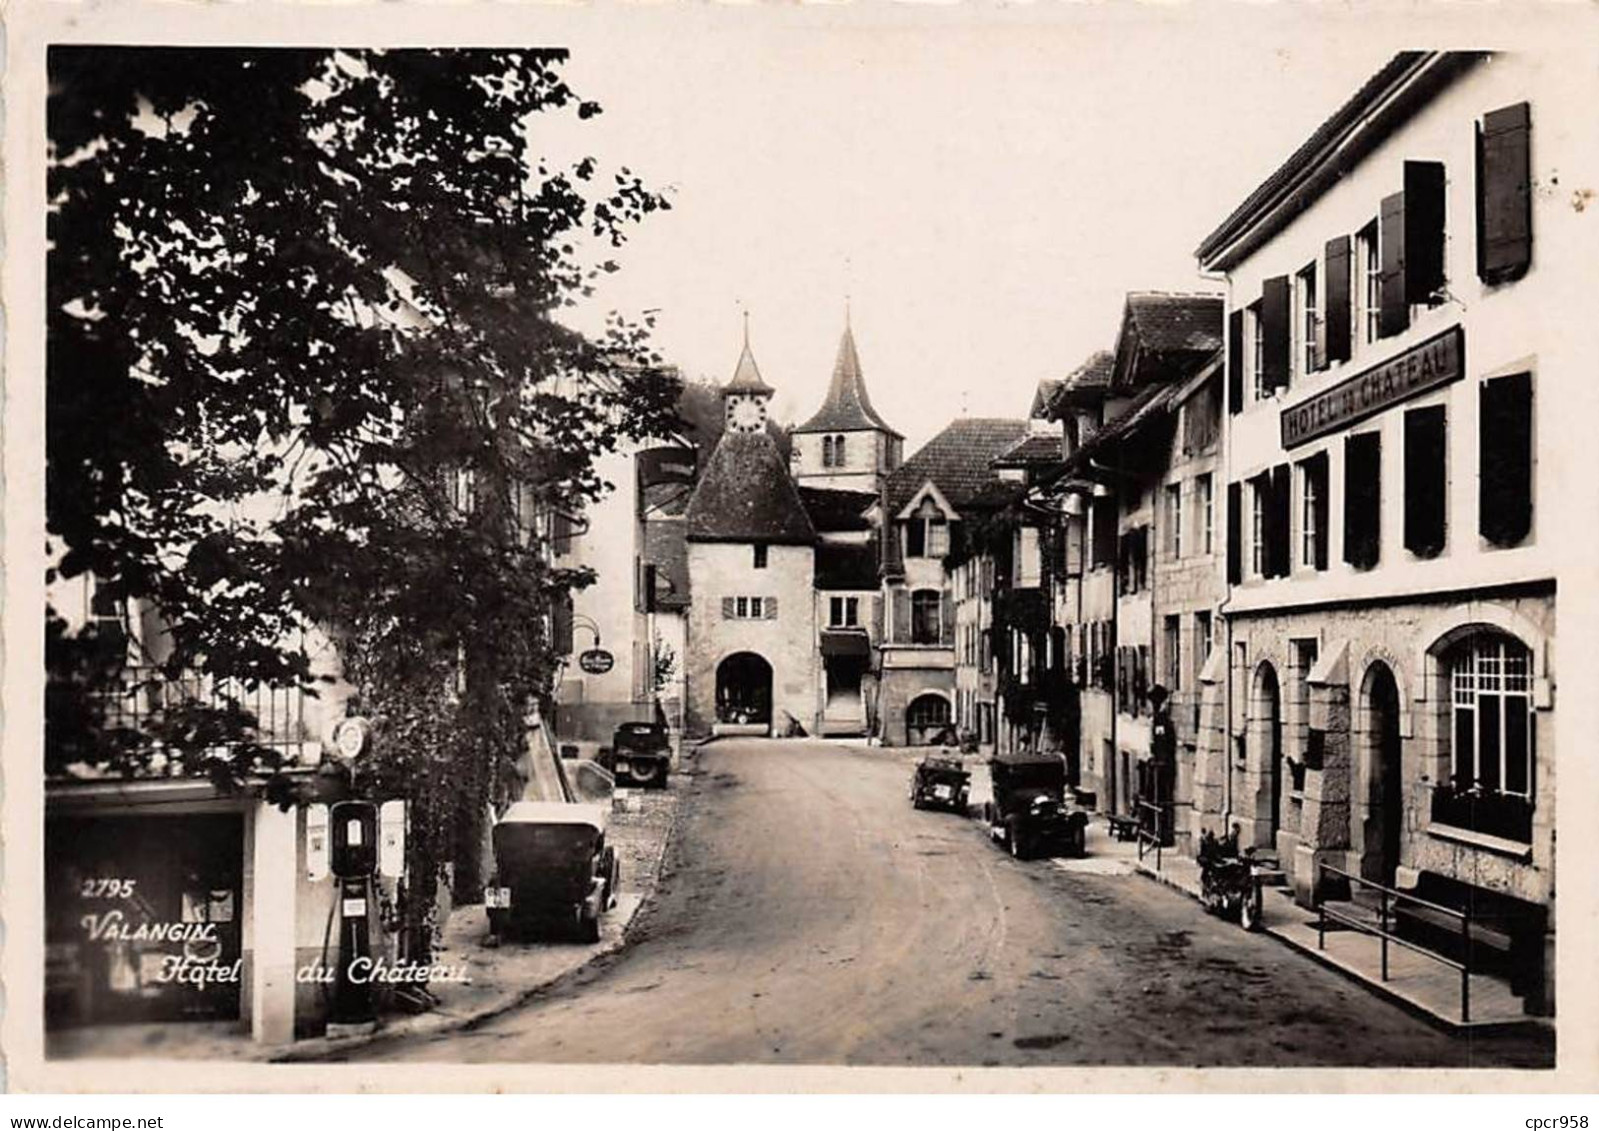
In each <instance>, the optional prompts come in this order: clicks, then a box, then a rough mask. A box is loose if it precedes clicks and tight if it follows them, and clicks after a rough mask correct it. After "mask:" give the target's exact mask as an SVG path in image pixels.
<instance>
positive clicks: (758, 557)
mask: <svg viewBox="0 0 1599 1131" xmlns="http://www.w3.org/2000/svg"><path fill="white" fill-rule="evenodd" d="M755 568H756V569H765V568H766V547H765V546H761V545H757V546H756V547H755Z"/></svg>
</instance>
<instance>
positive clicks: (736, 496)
mask: <svg viewBox="0 0 1599 1131" xmlns="http://www.w3.org/2000/svg"><path fill="white" fill-rule="evenodd" d="M688 539H689V541H691V542H775V543H788V544H798V545H809V544H811V543H813V542H815V541H816V528H815V527H814V526H812V525H811V520H810V516H809V515H807V514H806V513H805V505H804V504H803V503H802V502H800V495H799V490H798V488H796V487H795V486H794V480H793V479H791V478H789V474H788V468H787V467H786V466H784V464H783V457H782V456H780V455H779V454H778V451H777V445H776V444H774V443H772V438H771V437H770V436H768V435H767V434H766V433H764V432H724V433H722V439H721V442H720V443H718V444H717V445H716V449H715V450H714V451H713V452H711V455H710V458H709V459H707V460H706V462H705V468H704V470H703V471H701V472H700V481H699V483H698V484H697V485H696V486H695V488H694V495H693V497H692V498H690V499H689V502H688Z"/></svg>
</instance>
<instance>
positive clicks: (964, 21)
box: [535, 5, 1393, 450]
mask: <svg viewBox="0 0 1599 1131" xmlns="http://www.w3.org/2000/svg"><path fill="white" fill-rule="evenodd" d="M1184 11H1185V12H1187V13H1188V14H1187V15H1186V16H1180V15H1177V14H1173V15H1169V16H1163V15H1162V14H1161V12H1160V9H1158V8H1156V7H1154V6H1144V7H1105V8H1099V7H1088V6H1072V7H1056V8H1051V9H1048V10H1047V13H1045V11H1044V10H1042V9H1027V8H1005V9H1001V8H987V9H978V8H975V7H972V6H970V5H968V6H962V7H960V8H957V9H934V8H928V7H926V6H921V7H918V8H915V9H912V8H909V7H906V6H900V7H897V8H896V7H891V6H879V7H867V8H864V9H863V8H859V7H852V8H837V9H831V8H825V7H815V6H813V7H809V8H805V9H800V8H789V9H778V10H773V9H770V8H768V9H766V10H764V11H763V12H762V13H761V15H762V16H763V17H764V18H760V19H756V18H752V16H751V15H750V13H741V12H740V11H738V10H736V9H733V8H716V9H711V8H706V9H701V10H699V14H698V18H696V19H694V20H683V19H680V20H679V21H678V22H677V24H676V26H675V27H674V28H673V30H674V32H675V33H676V34H674V35H672V36H671V37H670V38H668V37H667V36H666V35H664V34H660V33H653V32H651V31H650V30H649V25H647V24H644V23H636V24H633V25H631V26H630V27H629V28H627V29H625V32H624V30H618V29H613V30H612V32H611V33H610V34H600V35H595V36H592V37H589V36H584V35H574V36H573V37H572V39H571V40H570V44H569V45H570V47H571V50H572V60H571V63H570V64H569V67H568V70H567V74H568V76H569V81H570V82H571V83H572V85H573V86H574V88H575V89H576V90H577V91H578V92H579V93H580V94H581V95H582V96H584V97H587V98H593V99H596V100H598V101H599V102H600V103H601V105H602V106H603V107H604V111H605V112H604V113H603V114H602V115H601V116H600V117H598V118H596V119H593V120H591V121H589V122H586V123H583V124H582V125H581V126H576V127H574V126H571V125H567V126H559V127H555V126H552V127H550V128H545V127H542V126H541V127H539V128H538V132H536V134H535V137H536V139H537V143H538V144H540V145H541V146H542V147H543V148H544V149H545V151H547V152H550V153H552V154H556V155H560V154H562V153H564V152H567V150H566V149H565V148H563V147H568V146H572V145H576V146H578V147H580V148H582V149H583V150H584V151H587V152H593V153H594V154H595V155H596V156H598V157H599V158H600V159H601V161H602V162H606V163H610V164H613V165H626V166H627V167H629V168H631V169H632V170H634V171H635V172H637V173H640V174H641V175H643V176H644V177H645V179H646V180H647V181H648V182H650V183H651V184H653V185H654V186H656V187H657V188H662V189H666V190H668V191H669V192H670V194H671V199H672V210H671V211H669V212H666V213H658V214H655V215H653V216H650V217H648V218H647V219H646V220H645V221H644V222H643V224H642V226H641V227H639V228H638V229H636V231H635V235H634V237H633V239H632V240H631V241H630V243H629V244H628V246H627V247H626V248H625V249H624V250H623V253H622V254H621V255H619V256H617V257H616V258H617V259H618V261H619V263H620V264H621V270H620V272H619V273H618V274H617V275H615V276H613V277H611V278H610V279H608V280H607V281H606V282H605V284H604V285H603V286H602V288H601V289H600V290H599V292H598V294H597V295H596V296H595V301H594V303H593V304H592V305H591V306H590V307H589V308H588V309H587V310H586V311H584V312H583V314H582V315H581V316H580V317H579V318H577V319H576V320H577V321H578V322H579V324H580V325H586V326H589V327H592V326H594V325H597V324H598V319H599V317H600V315H601V314H602V313H603V312H604V311H605V310H609V309H613V308H614V309H617V310H620V311H622V312H624V313H632V314H637V313H638V312H640V311H643V310H649V309H653V310H656V311H658V314H657V318H658V324H657V337H656V341H657V344H658V347H659V348H660V349H661V351H662V352H663V353H664V355H665V357H666V359H667V360H668V361H669V362H671V363H674V364H677V365H678V366H680V367H681V369H682V371H683V372H684V374H685V376H688V377H690V378H704V379H711V380H715V381H718V382H721V381H725V380H727V379H728V378H729V377H730V376H731V375H732V371H733V367H734V364H735V362H736V360H737V357H738V353H739V348H740V342H741V332H742V331H741V314H742V312H743V311H745V310H747V311H748V312H749V316H750V335H751V342H752V346H753V349H754V352H755V357H756V360H757V362H758V364H759V365H760V368H761V372H762V374H763V376H764V377H765V378H766V380H767V382H768V383H769V384H771V385H773V386H774V387H775V388H776V389H777V390H778V392H777V396H776V398H775V401H774V405H773V410H774V415H776V416H777V417H778V418H779V419H783V420H787V421H791V422H798V421H800V420H803V419H804V418H805V417H807V416H809V415H810V414H811V413H812V412H814V411H815V409H816V408H817V407H818V406H819V404H820V403H821V399H822V396H823V394H824V392H825V389H826V386H827V381H828V378H829V376H830V374H831V371H832V365H833V359H834V356H835V353H836V351H837V348H838V341H839V337H840V334H841V332H842V329H843V325H844V318H845V305H846V298H847V300H848V303H849V307H850V311H851V320H852V325H853V328H854V332H855V336H856V340H857V343H858V345H859V349H860V356H861V363H862V369H863V371H864V373H865V376H866V381H867V385H868V388H869V390H870V393H871V396H872V399H873V401H874V403H875V405H876V407H877V408H878V410H879V411H880V412H881V413H882V414H883V415H884V417H885V418H886V419H887V420H888V421H889V423H891V424H892V425H894V426H895V427H896V428H898V429H899V430H900V431H901V432H903V433H904V434H905V436H906V438H907V444H908V450H914V449H915V447H917V446H919V445H920V444H921V443H923V442H925V441H926V440H927V439H928V438H929V437H931V436H932V435H933V434H934V433H935V432H937V431H938V430H939V429H940V428H942V427H943V426H944V425H945V424H947V423H948V422H949V421H950V420H951V419H952V418H953V417H955V416H958V415H961V414H966V415H971V416H1011V417H1020V416H1025V415H1026V413H1027V410H1028V407H1029V405H1030V403H1031V400H1032V396H1033V392H1034V390H1035V388H1036V386H1037V383H1038V381H1039V380H1040V379H1042V378H1046V377H1061V376H1064V375H1065V374H1067V373H1069V372H1070V371H1071V370H1072V369H1073V368H1075V367H1076V366H1077V365H1078V364H1080V363H1081V362H1082V361H1083V360H1084V359H1085V358H1087V356H1088V355H1089V354H1090V353H1092V352H1093V351H1094V350H1097V349H1108V348H1111V347H1112V346H1113V345H1114V343H1115V337H1116V332H1117V329H1118V325H1119V319H1120V314H1121V308H1122V302H1123V297H1124V296H1125V294H1126V293H1127V292H1128V291H1129V290H1157V291H1175V292H1186V291H1202V290H1209V291H1213V292H1216V291H1219V290H1220V289H1221V286H1222V284H1221V283H1220V282H1219V281H1217V280H1207V279H1205V278H1203V277H1201V276H1200V274H1199V269H1198V266H1197V264H1196V262H1195V260H1194V257H1193V250H1194V248H1195V247H1196V246H1197V245H1198V244H1199V242H1200V240H1201V239H1202V238H1203V237H1204V236H1205V235H1207V234H1208V233H1209V232H1210V231H1211V230H1212V229H1213V228H1214V227H1215V226H1216V225H1217V224H1219V223H1220V221H1221V220H1222V219H1223V218H1224V217H1225V216H1226V215H1227V214H1228V213H1229V212H1230V211H1231V210H1232V209H1233V208H1234V207H1236V206H1237V205H1238V204H1239V203H1240V202H1241V201H1242V200H1243V198H1244V196H1245V195H1247V193H1248V192H1249V191H1250V190H1252V189H1253V188H1254V187H1255V186H1256V185H1258V184H1259V183H1260V182H1261V181H1262V180H1263V179H1265V177H1266V176H1267V175H1268V174H1270V173H1271V172H1272V171H1273V170H1274V169H1275V168H1276V167H1277V165H1278V164H1279V163H1280V162H1281V161H1282V160H1283V159H1284V158H1285V157H1286V156H1287V155H1288V154H1289V153H1290V152H1291V151H1292V150H1293V149H1294V148H1295V147H1297V146H1298V145H1299V144H1300V143H1301V142H1302V141H1303V140H1304V139H1305V137H1306V136H1308V134H1309V133H1310V131H1312V130H1313V129H1314V128H1315V127H1316V126H1317V125H1319V124H1320V123H1321V122H1322V121H1323V120H1324V119H1325V118H1326V117H1327V116H1328V115H1329V114H1330V113H1331V112H1332V111H1333V110H1334V109H1336V108H1337V107H1338V106H1339V105H1340V104H1341V103H1342V102H1343V101H1345V100H1346V99H1347V98H1348V97H1349V96H1351V95H1352V94H1353V93H1354V91H1355V90H1356V89H1357V88H1358V87H1359V86H1360V84H1361V83H1362V82H1364V81H1365V79H1366V78H1368V77H1369V76H1370V75H1371V74H1372V73H1373V72H1375V71H1376V70H1377V69H1378V68H1379V67H1380V66H1381V65H1382V63H1383V62H1384V61H1385V60H1386V59H1387V58H1389V57H1390V56H1391V54H1392V52H1393V48H1392V47H1390V46H1387V45H1385V44H1384V43H1383V42H1382V38H1383V37H1381V36H1375V35H1370V34H1363V32H1362V28H1361V27H1360V25H1359V23H1358V22H1356V21H1348V20H1346V21H1343V22H1341V23H1339V24H1337V25H1336V26H1334V25H1331V24H1323V23H1319V22H1318V23H1316V24H1309V23H1306V22H1305V21H1304V20H1299V21H1293V20H1275V21H1273V20H1270V19H1266V18H1265V17H1264V16H1263V17H1262V19H1261V20H1260V22H1259V24H1258V26H1256V25H1251V27H1250V33H1249V34H1239V33H1238V31H1237V25H1222V24H1220V23H1217V22H1214V21H1206V20H1204V19H1202V18H1199V17H1198V16H1197V15H1196V14H1195V13H1194V12H1192V11H1189V10H1187V9H1184ZM1062 13H1064V16H1063V15H1062ZM681 14H682V12H681V10H679V15H680V16H681ZM1045 14H1049V15H1051V16H1053V17H1055V18H1050V19H1044V18H1043V15H1045ZM1274 28H1275V29H1276V30H1273V29H1274ZM574 129H575V131H576V132H575V133H574V132H570V131H572V130H574Z"/></svg>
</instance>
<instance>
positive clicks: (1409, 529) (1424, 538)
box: [1405, 405, 1449, 558]
mask: <svg viewBox="0 0 1599 1131" xmlns="http://www.w3.org/2000/svg"><path fill="white" fill-rule="evenodd" d="M1448 490H1449V448H1448V437H1447V425H1446V418H1445V412H1444V406H1443V405H1434V406H1431V407H1428V408H1418V409H1412V410H1411V411H1409V412H1407V413H1405V548H1406V549H1408V550H1409V551H1410V552H1411V553H1413V554H1415V555H1416V556H1417V557H1419V558H1434V557H1437V556H1438V555H1439V554H1440V553H1442V552H1443V548H1444V540H1445V538H1446V536H1447V526H1448V513H1449V512H1448V497H1447V496H1448Z"/></svg>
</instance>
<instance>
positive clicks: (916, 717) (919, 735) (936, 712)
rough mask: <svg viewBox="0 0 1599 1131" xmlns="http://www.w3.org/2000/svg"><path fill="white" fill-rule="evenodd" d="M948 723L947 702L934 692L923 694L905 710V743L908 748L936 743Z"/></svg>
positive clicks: (913, 700)
mask: <svg viewBox="0 0 1599 1131" xmlns="http://www.w3.org/2000/svg"><path fill="white" fill-rule="evenodd" d="M949 723H950V717H949V700H948V699H945V698H944V697H943V696H942V695H939V694H937V693H936V692H931V691H928V692H924V693H922V694H921V695H918V696H917V697H916V698H914V699H912V700H911V701H910V704H909V705H908V706H907V707H906V708H905V742H906V743H907V744H908V745H910V746H925V745H927V744H928V743H931V742H937V741H938V739H939V736H940V735H941V734H942V733H943V731H944V728H945V727H947V726H949Z"/></svg>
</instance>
